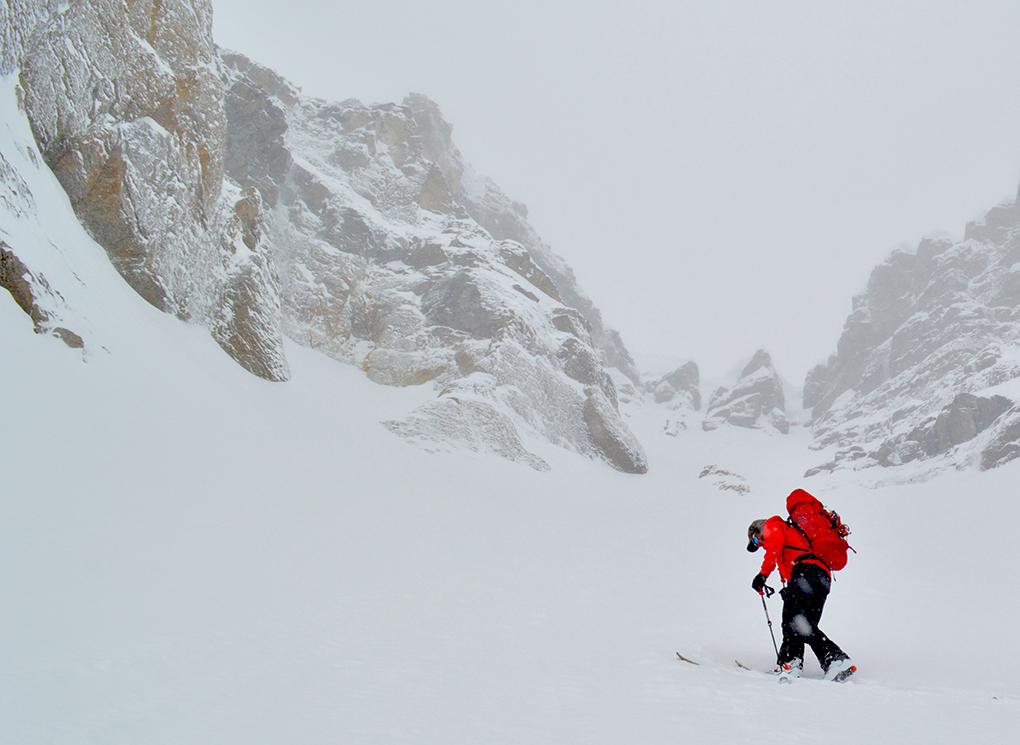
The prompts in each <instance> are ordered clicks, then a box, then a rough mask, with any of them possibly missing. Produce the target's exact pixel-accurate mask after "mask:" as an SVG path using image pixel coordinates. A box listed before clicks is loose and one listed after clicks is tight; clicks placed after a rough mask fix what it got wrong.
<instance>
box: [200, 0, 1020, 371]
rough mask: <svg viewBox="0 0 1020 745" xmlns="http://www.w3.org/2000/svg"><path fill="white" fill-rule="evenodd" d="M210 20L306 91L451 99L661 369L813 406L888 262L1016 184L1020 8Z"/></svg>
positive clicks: (485, 168)
mask: <svg viewBox="0 0 1020 745" xmlns="http://www.w3.org/2000/svg"><path fill="white" fill-rule="evenodd" d="M213 4H214V9H215V31H214V33H215V38H216V40H217V43H219V44H220V45H221V46H224V47H228V48H231V49H234V50H237V51H240V52H243V53H245V54H247V55H249V56H251V57H253V58H254V59H256V60H258V61H259V62H261V63H263V64H266V65H268V66H270V67H272V68H274V69H275V70H277V71H278V72H279V73H281V74H282V75H284V76H285V77H287V78H288V79H290V80H291V81H292V82H294V83H296V84H297V85H298V86H299V87H301V88H302V89H303V90H304V91H305V92H306V93H309V94H312V95H315V96H319V97H322V98H327V99H335V100H342V99H346V98H357V99H360V100H362V101H363V102H365V103H373V102H386V101H398V102H399V101H400V100H402V99H403V97H404V96H405V95H406V94H407V93H409V92H411V91H414V92H419V93H424V94H425V95H427V96H429V97H430V98H432V99H433V100H434V101H436V102H437V103H438V104H439V106H440V108H441V109H442V111H443V113H444V115H445V117H446V119H447V120H448V121H449V122H451V123H452V124H453V126H454V141H455V143H456V144H457V146H458V147H459V148H460V150H461V152H462V154H463V155H464V157H465V159H466V160H467V161H468V162H470V163H471V164H472V165H473V166H474V167H475V168H476V170H478V171H479V172H481V173H483V174H485V175H488V176H490V177H492V178H493V179H494V180H495V181H496V183H497V184H499V185H500V187H501V188H502V189H503V190H504V191H505V192H507V193H508V194H509V195H510V196H511V197H512V198H514V199H516V200H519V201H522V202H524V203H525V204H527V205H528V208H529V218H530V220H531V222H532V224H533V225H534V226H535V227H536V229H537V230H538V231H539V233H540V235H542V237H543V238H544V239H545V240H546V242H547V243H549V244H550V245H551V246H552V247H553V249H554V250H555V251H556V252H557V253H559V254H560V255H562V256H563V257H564V258H565V259H566V260H567V261H568V262H569V263H570V264H571V266H572V267H573V268H574V271H575V273H576V275H577V278H578V280H579V282H580V284H581V286H582V287H583V288H584V290H585V291H586V292H587V293H588V294H589V295H590V296H591V298H592V299H593V300H594V301H595V303H596V304H597V305H598V306H599V307H600V308H601V309H602V311H603V314H604V317H605V320H606V322H607V324H608V325H610V326H612V327H614V328H617V329H618V330H619V331H620V332H621V334H622V335H623V338H624V341H625V343H626V344H627V345H628V347H629V348H630V350H631V352H632V353H634V355H635V356H636V357H637V358H638V362H639V366H642V367H643V368H645V369H648V368H664V367H669V366H670V365H675V364H678V363H679V362H682V361H684V360H686V359H695V360H696V361H697V362H698V363H699V365H700V366H701V368H702V373H703V376H704V377H706V378H709V379H711V378H712V377H715V376H719V375H722V374H725V373H727V372H728V371H729V370H730V369H731V368H733V367H734V366H737V365H740V364H742V363H744V362H746V361H747V360H748V359H749V358H750V356H751V354H752V353H753V352H754V351H755V350H756V349H757V348H758V347H762V346H764V347H765V348H767V349H768V350H769V351H770V352H771V353H772V355H773V358H774V360H775V363H776V366H777V368H778V369H779V371H780V373H782V374H783V375H784V377H786V378H787V379H788V380H789V382H790V383H792V384H793V385H794V386H799V385H800V384H801V383H802V382H803V378H804V374H805V373H806V372H807V370H808V369H809V368H810V367H811V366H813V365H814V364H816V363H817V362H820V361H823V360H824V359H825V358H826V357H827V356H828V355H829V354H830V353H832V352H833V351H835V346H836V341H837V339H838V338H839V334H840V331H841V329H842V326H843V322H844V320H845V318H846V316H847V314H848V313H849V311H850V304H851V297H852V296H853V295H854V294H855V293H857V292H860V291H861V290H863V289H864V287H865V285H866V282H867V278H868V275H869V273H870V271H871V268H872V267H873V266H874V265H875V264H876V263H879V262H880V261H882V260H883V259H884V258H885V256H886V255H888V253H889V252H890V251H891V250H892V249H893V248H895V247H897V246H903V247H907V248H909V249H910V250H913V248H914V247H915V246H916V244H917V241H918V240H919V239H920V238H921V237H922V236H923V235H925V234H927V233H929V232H932V231H935V230H943V231H948V232H949V233H951V234H952V235H954V236H957V237H962V233H963V229H964V225H965V222H966V221H967V220H969V219H973V218H974V217H976V216H978V215H980V214H981V213H982V212H983V211H984V210H985V209H987V208H989V207H991V206H993V205H994V204H995V203H997V202H998V201H1000V200H1001V199H1003V198H1006V197H1008V198H1013V197H1015V195H1016V190H1017V182H1018V180H1020V44H1017V29H1018V28H1020V5H1018V4H1017V3H1015V2H989V3H973V2H969V3H963V2H931V3H925V4H923V5H921V4H916V3H890V2H881V3H879V2H857V3H853V4H847V5H846V7H841V8H837V9H834V8H832V7H829V6H828V4H826V5H821V4H817V3H768V4H765V3H750V2H747V3H743V2H741V3H725V4H711V6H710V7H709V4H702V3H678V2H676V1H675V0H674V1H672V2H665V1H662V2H660V1H658V0H656V1H654V2H641V3H637V4H636V5H634V4H632V5H630V6H625V5H624V4H622V3H619V4H617V3H606V2H595V1H594V0H587V1H586V2H580V1H578V0H565V1H553V2H550V1H548V0H547V1H546V2H531V1H530V0H518V2H515V3H512V4H510V3H486V2H477V1H475V2H466V1H454V0H430V1H429V2H410V1H404V2H400V1H397V0H373V1H372V2H361V1H358V2H346V3H343V4H339V5H335V4H332V3H318V2H306V3H300V4H283V3H262V2H244V3H242V2H239V0H213Z"/></svg>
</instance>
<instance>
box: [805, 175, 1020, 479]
mask: <svg viewBox="0 0 1020 745" xmlns="http://www.w3.org/2000/svg"><path fill="white" fill-rule="evenodd" d="M1018 196H1020V194H1018ZM1018 320H1020V207H1018V202H1017V201H1011V202H1006V203H1003V204H1000V205H998V206H996V207H994V208H992V209H991V210H989V211H988V213H987V214H986V215H985V216H984V218H982V219H981V220H977V221H975V222H973V223H970V224H968V226H967V230H966V237H965V239H964V240H963V241H960V242H954V241H953V240H952V239H950V238H947V237H944V236H937V237H931V238H925V239H924V240H922V241H921V242H920V244H919V245H918V247H917V251H916V252H915V253H908V252H905V251H896V252H894V253H893V254H892V255H891V256H890V257H889V258H888V259H887V260H886V261H885V262H884V263H883V264H881V265H879V266H878V267H876V268H875V269H874V271H873V272H872V274H871V278H870V279H869V281H868V287H867V289H866V291H865V292H864V293H862V294H861V295H858V296H857V297H855V298H854V301H853V312H852V313H851V314H850V316H849V318H848V319H847V321H846V325H845V327H844V331H843V334H842V336H841V337H840V339H839V343H838V345H837V351H836V354H834V355H832V356H831V357H830V358H829V361H828V363H827V364H825V365H819V366H818V367H816V368H815V369H814V370H812V371H811V372H810V373H809V374H808V376H807V380H806V382H805V386H804V406H805V408H811V409H812V428H813V432H814V436H815V445H814V447H816V448H818V449H822V448H828V447H834V448H835V450H836V455H835V458H834V459H833V460H832V461H831V462H828V463H826V464H825V465H824V466H819V469H825V470H830V469H833V468H840V467H844V466H852V467H853V468H862V467H868V466H875V465H880V466H887V467H888V466H897V465H901V464H904V463H908V462H911V461H917V460H927V459H932V458H936V457H938V458H940V460H939V461H937V463H946V464H956V465H962V464H964V463H968V462H971V461H972V460H974V461H975V462H978V463H979V464H980V467H981V468H992V467H994V466H996V465H998V464H999V463H1001V462H1004V460H1008V459H1010V458H1012V457H1015V456H1013V455H1011V453H1012V452H1014V450H1015V447H1014V446H1012V445H1011V444H1010V443H1011V442H1014V441H1015V439H1016V437H1017V432H1015V431H1014V430H1015V427H1014V425H1013V422H1014V419H1015V417H1014V416H1013V415H1012V413H1010V414H1009V415H1006V412H1007V411H1011V412H1012V411H1015V402H1016V401H1017V400H1018V399H1020V395H1018V392H1017V389H1016V388H1015V387H1010V386H1009V384H1010V383H1011V381H1015V380H1017V379H1018V378H1020V331H1018V325H1017V321H1018ZM979 435H980V436H979ZM817 470H818V469H812V471H813V472H816V471H817Z"/></svg>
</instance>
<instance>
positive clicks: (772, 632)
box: [761, 585, 779, 665]
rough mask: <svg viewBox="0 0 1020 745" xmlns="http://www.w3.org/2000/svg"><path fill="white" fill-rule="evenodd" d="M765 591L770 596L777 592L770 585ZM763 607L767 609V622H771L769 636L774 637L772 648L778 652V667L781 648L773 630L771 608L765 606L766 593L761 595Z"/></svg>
mask: <svg viewBox="0 0 1020 745" xmlns="http://www.w3.org/2000/svg"><path fill="white" fill-rule="evenodd" d="M765 589H766V590H768V594H769V595H772V593H774V592H775V590H773V589H772V588H771V587H769V586H768V585H766V586H765ZM761 607H762V608H764V609H765V620H766V621H768V622H769V634H770V635H771V636H772V648H773V649H775V650H776V664H777V665H778V664H779V646H778V645H777V644H776V632H774V631H773V630H772V619H771V618H769V607H768V605H766V604H765V593H764V592H763V593H761Z"/></svg>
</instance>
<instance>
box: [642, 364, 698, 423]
mask: <svg viewBox="0 0 1020 745" xmlns="http://www.w3.org/2000/svg"><path fill="white" fill-rule="evenodd" d="M645 389H646V390H647V391H649V392H650V393H651V394H652V396H653V398H654V399H655V403H657V404H665V405H666V407H667V408H669V409H686V410H690V411H701V374H700V372H699V370H698V363H696V362H694V361H693V360H691V361H690V362H687V363H685V364H683V365H681V366H680V367H678V368H677V369H676V370H674V371H673V372H671V373H669V375H664V376H663V377H661V378H659V379H657V380H654V381H650V382H648V383H646V384H645Z"/></svg>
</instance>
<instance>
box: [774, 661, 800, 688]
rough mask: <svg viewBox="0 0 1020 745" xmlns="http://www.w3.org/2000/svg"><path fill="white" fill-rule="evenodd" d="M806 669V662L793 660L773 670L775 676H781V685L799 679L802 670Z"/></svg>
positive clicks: (780, 664)
mask: <svg viewBox="0 0 1020 745" xmlns="http://www.w3.org/2000/svg"><path fill="white" fill-rule="evenodd" d="M803 669H804V661H803V660H800V659H793V660H790V661H789V662H781V663H779V664H778V665H777V666H776V669H775V670H773V671H772V672H773V674H774V675H778V676H779V682H780V683H791V682H793V679H794V678H799V677H800V673H801V670H803Z"/></svg>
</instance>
